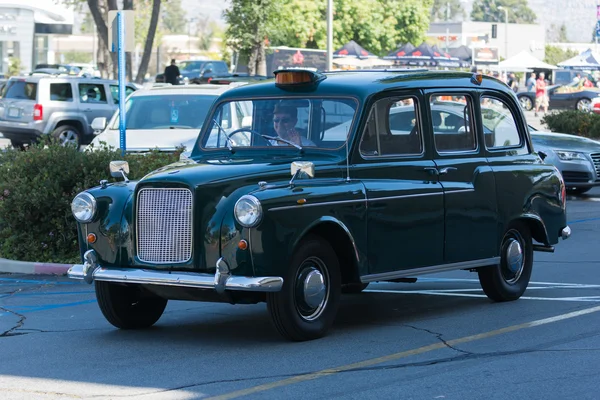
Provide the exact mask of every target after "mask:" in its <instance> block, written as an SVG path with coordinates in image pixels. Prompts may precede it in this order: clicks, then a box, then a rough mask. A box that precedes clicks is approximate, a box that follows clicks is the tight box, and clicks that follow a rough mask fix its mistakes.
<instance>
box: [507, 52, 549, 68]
mask: <svg viewBox="0 0 600 400" xmlns="http://www.w3.org/2000/svg"><path fill="white" fill-rule="evenodd" d="M556 68H557V67H556V66H555V65H551V64H547V63H545V62H543V61H541V60H538V59H537V58H535V57H534V56H533V55H532V54H531V53H529V52H527V51H522V52H520V53H519V54H517V55H515V56H512V57H510V58H508V59H506V60H504V61H500V62H499V63H498V66H497V69H501V70H506V71H512V72H521V71H527V70H531V69H556Z"/></svg>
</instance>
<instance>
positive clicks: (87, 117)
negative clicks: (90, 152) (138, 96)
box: [0, 75, 137, 147]
mask: <svg viewBox="0 0 600 400" xmlns="http://www.w3.org/2000/svg"><path fill="white" fill-rule="evenodd" d="M136 89H137V86H136V85H134V84H132V83H128V84H127V85H126V88H125V94H126V95H129V94H130V93H132V92H134V91H135V90H136ZM118 104H119V86H118V83H117V81H112V80H104V79H97V78H79V77H69V76H64V77H62V76H59V77H55V76H47V75H33V76H26V77H13V78H10V79H9V80H8V82H7V83H6V85H5V87H4V89H3V90H2V99H1V100H0V132H1V133H2V135H4V137H5V138H7V139H10V141H11V144H12V145H13V146H14V147H23V145H25V144H30V143H33V142H35V141H36V140H37V139H39V138H40V137H41V136H43V135H52V136H53V137H54V138H56V139H58V140H59V141H60V142H61V143H62V144H65V145H66V144H69V145H75V146H79V145H81V144H86V143H89V142H90V141H91V140H92V139H93V137H94V135H93V133H94V131H93V129H92V127H91V123H92V121H93V120H94V118H96V117H106V118H110V116H112V114H113V113H114V111H115V110H116V108H117V106H118Z"/></svg>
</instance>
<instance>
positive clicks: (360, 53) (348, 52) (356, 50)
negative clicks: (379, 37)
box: [333, 40, 377, 58]
mask: <svg viewBox="0 0 600 400" xmlns="http://www.w3.org/2000/svg"><path fill="white" fill-rule="evenodd" d="M338 57H355V58H377V56H376V55H375V54H373V53H371V52H369V51H367V50H365V49H364V48H363V47H362V46H361V45H359V44H358V43H356V42H355V41H354V40H351V41H349V42H348V43H346V44H345V45H344V46H342V48H340V49H337V50H336V51H334V52H333V58H338Z"/></svg>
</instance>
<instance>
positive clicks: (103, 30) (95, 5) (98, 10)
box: [87, 0, 117, 76]
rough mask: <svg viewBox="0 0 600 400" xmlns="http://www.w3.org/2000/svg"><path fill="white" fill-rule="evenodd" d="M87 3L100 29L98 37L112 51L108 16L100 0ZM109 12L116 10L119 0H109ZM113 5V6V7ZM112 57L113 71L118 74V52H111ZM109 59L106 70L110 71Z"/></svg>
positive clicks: (88, 0)
mask: <svg viewBox="0 0 600 400" xmlns="http://www.w3.org/2000/svg"><path fill="white" fill-rule="evenodd" d="M87 4H88V8H89V9H90V13H91V14H92V18H93V19H94V23H95V24H96V29H97V31H98V37H99V38H100V41H101V42H102V44H103V45H104V48H105V49H106V50H108V51H110V47H109V46H110V41H109V39H108V27H107V26H106V22H105V21H106V19H107V18H106V17H104V16H103V15H102V14H103V12H102V7H101V6H100V4H99V1H98V0H87ZM107 4H108V7H107V11H106V12H107V13H108V10H116V9H117V1H116V0H107ZM111 7H112V8H111ZM110 58H111V60H112V66H113V73H114V74H115V76H116V65H117V53H112V52H111V53H110ZM107 61H108V60H106V59H105V70H106V71H107V73H108V71H109V70H110V69H109V68H110V67H109V65H107V64H108V62H107Z"/></svg>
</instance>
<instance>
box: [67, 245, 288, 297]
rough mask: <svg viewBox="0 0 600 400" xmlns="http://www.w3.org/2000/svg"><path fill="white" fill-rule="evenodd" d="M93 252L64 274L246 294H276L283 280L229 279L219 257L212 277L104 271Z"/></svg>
mask: <svg viewBox="0 0 600 400" xmlns="http://www.w3.org/2000/svg"><path fill="white" fill-rule="evenodd" d="M97 259H98V258H97V256H96V253H95V252H94V250H88V251H86V252H85V254H84V263H83V264H76V265H73V266H72V267H71V268H70V269H69V271H68V272H67V276H68V277H69V278H72V279H80V280H84V281H85V282H87V283H92V282H93V281H103V282H118V283H137V284H142V285H162V286H179V287H189V288H196V289H214V290H216V291H217V293H224V292H225V291H226V290H236V291H247V292H278V291H280V290H281V287H282V286H283V278H281V277H278V276H263V277H244V276H232V275H231V272H230V271H229V266H228V265H227V263H226V262H225V261H224V260H223V259H222V258H220V259H219V261H217V270H216V272H215V274H214V275H211V274H205V273H193V272H169V271H155V270H147V269H139V268H105V267H102V266H100V265H99V264H98V262H97Z"/></svg>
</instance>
